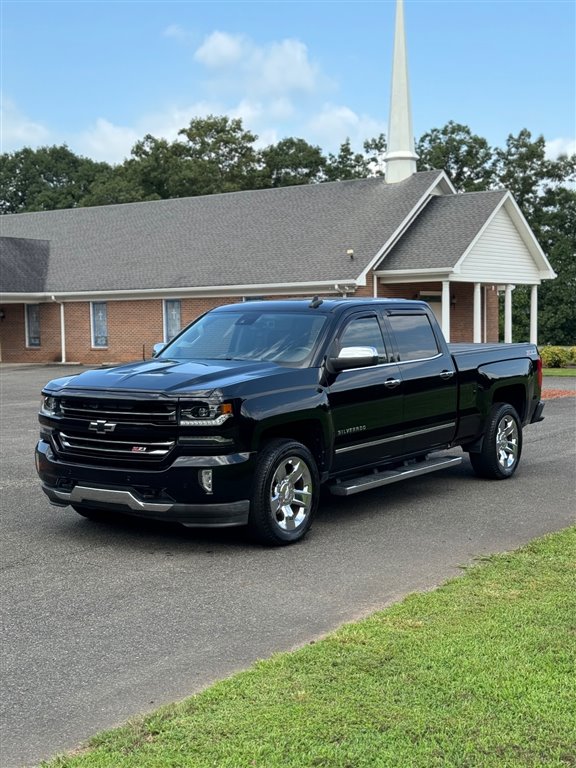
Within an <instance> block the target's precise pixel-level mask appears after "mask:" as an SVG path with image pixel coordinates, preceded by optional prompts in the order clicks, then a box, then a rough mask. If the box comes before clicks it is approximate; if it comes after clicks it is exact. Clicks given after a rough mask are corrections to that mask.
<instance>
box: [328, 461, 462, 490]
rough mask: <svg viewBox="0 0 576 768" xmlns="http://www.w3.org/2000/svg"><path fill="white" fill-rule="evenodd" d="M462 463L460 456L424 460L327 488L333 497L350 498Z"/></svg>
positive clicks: (334, 484)
mask: <svg viewBox="0 0 576 768" xmlns="http://www.w3.org/2000/svg"><path fill="white" fill-rule="evenodd" d="M461 463H462V456H442V457H440V458H436V459H426V461H421V462H419V463H417V464H405V465H404V466H403V467H400V468H399V469H390V470H385V471H383V472H373V473H372V474H370V475H363V476H362V477H355V478H352V479H350V480H341V481H340V482H336V483H333V484H332V485H330V486H329V488H330V491H331V493H333V494H334V495H335V496H352V495H353V494H355V493H362V491H369V490H371V489H372V488H379V487H380V486H381V485H391V483H399V482H400V481H401V480H408V479H409V478H411V477H418V475H427V474H428V473H429V472H438V471H439V470H440V469H446V468H447V467H455V466H456V465H458V464H461Z"/></svg>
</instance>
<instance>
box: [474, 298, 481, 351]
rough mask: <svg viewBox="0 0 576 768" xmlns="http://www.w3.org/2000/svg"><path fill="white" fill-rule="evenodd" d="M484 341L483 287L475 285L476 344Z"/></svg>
mask: <svg viewBox="0 0 576 768" xmlns="http://www.w3.org/2000/svg"><path fill="white" fill-rule="evenodd" d="M481 341H482V286H481V284H480V283H474V344H479V343H480V342H481Z"/></svg>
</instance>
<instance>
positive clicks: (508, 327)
mask: <svg viewBox="0 0 576 768" xmlns="http://www.w3.org/2000/svg"><path fill="white" fill-rule="evenodd" d="M513 290H514V286H513V285H510V284H508V285H507V286H506V292H505V294H504V341H505V343H506V344H511V343H512V291H513Z"/></svg>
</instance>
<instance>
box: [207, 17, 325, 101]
mask: <svg viewBox="0 0 576 768" xmlns="http://www.w3.org/2000/svg"><path fill="white" fill-rule="evenodd" d="M194 58H195V59H196V61H197V62H199V63H200V64H203V65H204V66H205V67H206V68H207V69H208V70H209V71H211V72H212V73H214V74H216V75H220V76H221V78H222V79H221V80H217V79H216V80H213V81H212V82H211V83H210V85H211V88H212V89H213V90H214V89H222V90H226V91H228V92H235V93H237V94H243V95H245V94H250V95H252V96H253V97H258V96H260V97H268V98H270V97H271V96H274V97H275V98H282V97H283V96H286V95H287V94H291V93H298V92H300V93H308V94H311V93H315V92H317V91H319V90H321V89H323V88H326V87H329V86H330V85H331V84H330V83H329V81H328V79H327V78H325V77H323V76H322V75H321V73H320V70H319V68H318V66H317V65H316V64H315V63H313V62H312V61H310V58H309V56H308V49H307V47H306V46H305V45H304V43H302V42H300V41H299V40H292V39H286V40H281V41H280V42H272V43H267V44H266V45H257V44H256V43H254V42H253V41H252V40H250V39H249V38H247V37H245V36H242V35H230V34H228V33H227V32H213V33H212V34H211V35H209V36H208V37H207V38H206V39H205V40H204V42H203V43H202V45H201V46H200V47H199V48H198V49H197V51H196V53H195V54H194Z"/></svg>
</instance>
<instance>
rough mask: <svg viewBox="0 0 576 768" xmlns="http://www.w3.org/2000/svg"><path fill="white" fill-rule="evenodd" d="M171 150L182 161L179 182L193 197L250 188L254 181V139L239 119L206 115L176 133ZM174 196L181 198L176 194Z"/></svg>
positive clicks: (256, 169) (253, 185)
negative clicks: (179, 138) (179, 137)
mask: <svg viewBox="0 0 576 768" xmlns="http://www.w3.org/2000/svg"><path fill="white" fill-rule="evenodd" d="M178 135H179V136H182V137H183V138H184V140H183V141H179V142H176V143H175V145H173V149H174V150H175V151H176V152H177V154H178V156H179V158H180V160H181V162H182V164H183V165H182V172H181V175H180V181H181V182H184V183H185V185H186V187H187V190H188V191H187V193H188V194H193V195H211V194H214V193H217V192H233V191H238V190H243V189H254V187H255V186H256V183H257V179H258V157H257V154H256V150H255V148H254V143H255V141H256V139H257V138H258V137H257V136H256V135H255V134H253V133H251V132H250V131H246V130H244V128H243V127H242V120H240V119H239V118H235V119H230V118H229V117H216V116H215V115H208V117H206V118H197V119H194V120H192V121H191V122H190V125H189V126H188V128H183V129H182V130H181V131H179V132H178ZM177 196H181V194H178V195H177Z"/></svg>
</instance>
